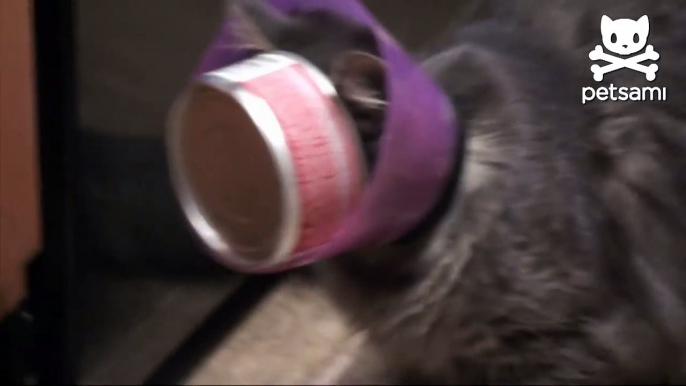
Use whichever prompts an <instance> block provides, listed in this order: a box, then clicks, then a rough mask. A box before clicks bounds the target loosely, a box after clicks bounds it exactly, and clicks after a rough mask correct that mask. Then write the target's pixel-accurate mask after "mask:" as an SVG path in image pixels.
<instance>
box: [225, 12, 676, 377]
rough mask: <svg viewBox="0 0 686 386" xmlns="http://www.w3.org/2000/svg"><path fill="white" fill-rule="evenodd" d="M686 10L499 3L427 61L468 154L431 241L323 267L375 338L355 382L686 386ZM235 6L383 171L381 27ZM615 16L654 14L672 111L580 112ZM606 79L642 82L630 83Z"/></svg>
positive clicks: (420, 233)
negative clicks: (314, 77) (300, 63)
mask: <svg viewBox="0 0 686 386" xmlns="http://www.w3.org/2000/svg"><path fill="white" fill-rule="evenodd" d="M681 4H684V6H681ZM684 8H686V3H676V2H667V1H665V2H657V1H651V2H647V1H644V2H640V1H614V2H599V1H575V2H571V1H545V2H544V1H509V0H508V1H502V2H498V1H494V2H491V3H489V13H488V15H487V16H484V17H483V19H484V20H472V21H473V22H470V23H466V24H465V25H462V26H460V28H459V29H458V30H457V31H456V33H455V34H454V35H452V36H451V37H450V39H448V40H447V41H446V42H447V44H445V45H444V46H442V47H440V48H439V49H438V50H436V52H432V53H431V54H430V55H427V57H426V59H425V61H424V67H425V69H426V71H427V73H429V74H430V75H432V76H433V77H434V78H435V79H436V80H437V82H438V83H439V84H440V85H441V86H442V87H443V89H444V90H445V92H446V93H447V94H448V95H449V96H450V97H451V98H452V100H453V102H454V105H455V109H456V111H457V112H458V114H459V121H460V122H459V123H460V128H461V130H462V131H463V133H464V135H463V138H462V139H461V143H460V146H461V147H462V149H463V152H462V154H463V157H462V159H461V160H460V162H458V163H457V164H456V165H455V178H454V181H453V182H452V184H451V186H450V188H449V189H447V190H446V192H445V194H444V197H443V199H442V201H441V203H440V204H439V205H437V207H436V208H435V210H434V211H433V213H431V214H430V215H429V216H428V217H427V219H426V221H425V223H424V224H423V225H421V226H420V227H418V229H416V230H414V231H412V232H411V234H408V235H407V236H406V237H404V238H403V239H402V240H399V241H398V242H396V243H394V244H393V245H383V246H378V247H372V248H368V249H365V250H360V251H356V252H355V253H351V254H349V255H345V256H340V257H337V258H334V259H331V260H330V261H326V262H323V263H320V264H318V265H317V266H316V267H315V268H316V269H317V271H318V273H319V274H321V278H322V283H323V284H324V285H325V286H326V287H327V288H328V289H329V290H330V292H331V295H332V297H333V299H335V301H336V302H337V303H338V304H339V305H340V307H341V308H342V309H343V310H344V311H345V312H346V315H347V316H348V317H349V320H350V322H351V323H353V324H354V325H355V326H357V327H359V328H361V329H364V330H366V331H367V332H368V334H369V335H368V336H369V339H368V347H367V350H366V351H365V352H363V354H362V355H361V356H360V358H359V360H358V361H357V362H356V364H354V365H353V366H351V367H350V370H349V372H348V374H346V375H345V376H343V377H342V378H341V379H340V380H339V382H340V383H348V384H350V383H377V384H378V383H392V384H399V383H415V382H417V383H419V382H429V383H439V384H445V383H459V384H475V383H479V384H494V383H497V384H500V383H506V384H589V383H595V384H598V383H600V384H617V383H658V382H659V383H664V382H684V381H686V378H684V375H685V374H686V371H685V370H686V359H685V358H686V356H685V353H686V347H685V346H686V238H685V237H684V235H686V127H684V119H685V118H686V100H685V98H686V92H684V91H686V87H684V86H685V85H686V84H685V82H686V72H684V70H683V66H682V64H681V63H683V60H684V57H685V56H686V23H685V21H686V9H684ZM234 10H235V11H236V12H238V14H239V15H240V17H241V20H242V21H243V26H244V32H245V33H246V38H247V39H250V40H249V41H251V42H253V43H254V49H255V50H256V51H259V50H269V49H274V48H278V49H283V50H289V51H293V52H296V53H299V54H301V55H303V56H305V57H307V58H308V59H309V60H311V61H312V62H313V63H314V64H316V65H317V66H319V67H320V68H321V69H322V70H324V71H326V72H327V73H329V74H330V75H331V77H332V78H333V79H334V81H335V83H336V85H337V87H338V89H339V92H340V94H341V96H342V98H343V99H344V101H345V102H346V104H347V106H348V108H349V109H350V112H351V114H352V115H353V117H354V118H355V119H356V122H357V124H358V129H359V130H360V133H361V136H362V138H363V140H364V141H365V144H366V147H367V150H368V153H369V161H370V167H371V168H373V162H374V154H375V141H376V139H377V138H378V137H379V135H381V127H382V124H381V123H382V120H383V117H384V111H383V107H384V103H383V102H384V93H383V87H382V86H383V79H384V69H383V63H382V61H381V59H379V58H378V56H377V52H376V48H375V45H374V43H373V39H372V37H371V35H370V34H369V33H368V31H366V30H365V29H364V28H361V27H359V26H356V25H354V24H352V23H350V22H348V21H345V20H341V19H339V18H337V17H336V16H334V15H330V14H326V13H321V12H320V13H308V14H301V15H295V16H292V17H291V16H286V15H282V14H280V13H278V12H277V11H275V10H274V9H271V8H270V7H268V6H266V5H264V4H262V3H261V2H259V1H254V0H250V1H243V2H240V4H238V5H236V8H235V9H234ZM603 14H607V15H609V16H610V17H611V18H613V19H615V18H621V17H628V18H633V19H638V17H640V16H642V15H644V14H647V15H649V17H650V18H651V25H652V26H654V28H653V30H652V32H651V36H650V37H649V40H650V42H651V44H653V45H654V46H655V49H656V50H657V51H659V52H660V53H661V55H662V58H663V60H661V61H660V66H661V68H660V72H659V75H658V79H657V80H656V81H655V82H653V84H651V85H655V86H660V87H662V86H666V87H668V88H669V92H670V99H669V100H667V101H664V102H592V103H589V104H587V105H582V103H581V90H582V87H583V86H594V85H595V86H597V84H594V82H593V80H592V77H591V75H592V74H591V73H590V70H589V67H590V65H591V64H592V63H591V62H590V61H589V60H588V53H589V52H590V50H591V49H592V48H593V47H594V46H595V45H596V44H600V42H601V40H600V39H601V34H600V21H601V17H602V15H603ZM360 63H364V65H359V64H360ZM610 82H611V83H615V84H619V83H622V85H626V86H634V85H643V86H645V85H646V83H647V82H646V81H645V77H644V76H642V74H639V73H636V72H634V71H629V70H625V71H617V72H615V73H612V74H608V75H607V77H606V80H605V82H604V83H610ZM408 91H411V90H408Z"/></svg>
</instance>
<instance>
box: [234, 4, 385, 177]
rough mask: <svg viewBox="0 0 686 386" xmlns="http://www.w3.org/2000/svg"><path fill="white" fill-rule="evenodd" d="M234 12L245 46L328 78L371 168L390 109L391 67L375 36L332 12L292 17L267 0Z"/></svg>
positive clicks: (238, 7) (238, 32) (300, 14)
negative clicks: (302, 62)
mask: <svg viewBox="0 0 686 386" xmlns="http://www.w3.org/2000/svg"><path fill="white" fill-rule="evenodd" d="M230 12H231V14H232V20H233V21H234V23H235V30H236V31H237V34H238V37H239V39H240V41H241V45H242V46H244V47H246V48H247V49H249V50H250V51H252V52H255V53H257V52H266V51H273V50H281V51H288V52H291V53H294V54H297V55H300V56H302V57H303V58H305V59H307V60H308V61H309V62H310V63H312V64H313V65H315V66H316V67H318V68H319V70H321V71H322V72H324V73H325V74H327V75H328V77H329V78H330V79H331V81H332V82H333V84H334V86H335V87H336V90H337V91H338V95H339V97H340V98H341V100H342V102H343V104H344V106H345V107H346V108H347V110H348V112H349V114H350V115H351V117H352V118H353V120H354V121H355V124H356V127H357V130H358V132H359V134H360V137H361V139H362V142H363V146H364V148H365V153H366V155H367V161H368V163H369V164H370V166H371V165H372V164H373V163H374V161H375V159H376V153H377V143H378V139H379V137H380V136H381V132H382V129H383V121H384V117H385V110H386V92H385V84H386V79H385V78H386V65H385V63H384V61H383V59H381V57H380V56H379V53H378V49H377V45H376V39H375V37H374V35H373V34H372V32H371V31H370V30H369V29H367V28H366V27H364V26H362V25H358V24H356V23H355V22H353V21H350V20H347V19H344V18H342V17H339V16H337V15H335V14H332V13H329V12H326V11H316V12H308V13H299V14H292V15H291V14H289V15H287V14H285V13H283V12H281V11H279V10H278V9H276V8H274V7H272V6H271V5H270V4H269V3H268V2H266V1H264V0H234V1H233V4H232V6H231V8H230Z"/></svg>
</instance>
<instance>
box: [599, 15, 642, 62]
mask: <svg viewBox="0 0 686 386" xmlns="http://www.w3.org/2000/svg"><path fill="white" fill-rule="evenodd" d="M600 30H601V33H602V35H603V45H604V46H605V48H607V49H608V50H610V51H612V52H614V53H615V54H619V55H631V54H634V53H636V52H638V51H640V50H642V49H643V48H644V47H645V45H646V42H647V41H648V32H650V22H649V21H648V16H645V15H644V16H642V17H641V18H640V19H638V20H631V19H617V20H612V19H610V18H609V17H607V16H605V15H603V18H602V20H601V22H600Z"/></svg>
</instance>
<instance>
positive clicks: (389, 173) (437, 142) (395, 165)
mask: <svg viewBox="0 0 686 386" xmlns="http://www.w3.org/2000/svg"><path fill="white" fill-rule="evenodd" d="M266 1H268V2H269V3H270V4H271V5H272V6H274V7H275V8H277V9H279V10H281V11H282V12H284V13H287V14H290V13H293V12H307V11H311V10H327V11H330V12H334V13H336V14H338V15H341V16H343V17H347V18H350V19H352V20H355V21H357V22H359V23H361V24H363V25H366V26H367V27H369V28H370V29H371V30H372V31H373V32H374V35H375V36H376V39H377V43H378V46H379V50H380V54H381V56H382V57H383V59H384V60H385V61H386V63H387V68H388V76H387V84H386V87H387V95H388V112H387V118H386V122H385V126H384V132H383V135H382V137H381V139H380V141H381V142H380V144H379V154H378V158H377V164H376V168H375V171H374V174H373V176H372V179H371V181H370V182H369V183H368V184H367V187H366V190H365V192H364V194H363V197H362V199H361V202H360V205H359V206H358V207H357V209H356V210H355V211H354V212H353V213H351V214H350V215H349V216H348V218H347V220H346V221H345V222H344V224H343V227H342V229H341V230H340V231H339V232H338V233H337V234H335V235H334V237H333V239H332V240H331V241H330V242H329V243H327V244H325V245H323V246H321V247H317V248H315V249H313V250H310V251H307V252H304V253H301V254H299V255H298V256H293V258H292V259H291V260H289V261H288V262H287V263H284V264H280V265H278V266H268V267H264V266H260V267H241V266H237V265H236V264H235V262H234V261H232V260H231V259H230V258H229V257H226V256H218V258H219V260H220V261H221V262H222V263H224V264H226V265H227V266H229V267H231V268H234V269H236V270H239V271H248V272H255V273H257V272H260V273H267V272H275V271H282V270H285V269H289V268H293V267H296V266H301V265H304V264H308V263H311V262H313V261H316V260H320V259H323V258H328V257H332V256H335V255H337V254H340V253H344V252H347V251H350V250H353V249H356V248H359V247H363V246H367V245H372V244H382V243H385V242H390V241H393V240H395V239H397V238H399V237H401V236H402V235H403V234H405V233H406V232H408V231H410V230H411V229H412V228H413V227H415V226H417V225H418V223H419V222H420V221H421V220H422V219H423V218H424V217H425V216H426V215H427V213H428V211H429V210H431V208H432V207H433V206H434V205H435V204H436V202H437V200H438V198H439V196H440V194H441V192H442V190H443V188H444V187H445V184H446V182H447V180H448V174H449V173H450V172H451V170H452V166H453V161H454V159H455V155H456V154H455V152H456V143H457V141H456V137H457V134H458V133H457V124H456V117H455V116H454V112H453V109H452V106H451V104H450V101H449V100H448V98H447V97H446V96H445V95H444V94H443V92H442V90H441V89H440V88H439V87H438V86H437V85H436V84H435V83H434V82H433V80H431V79H430V78H429V77H428V76H427V75H425V74H424V72H423V71H422V69H421V67H420V66H419V65H418V64H417V63H415V62H414V61H413V60H412V59H411V58H410V56H409V55H408V54H407V53H405V52H404V50H403V49H402V47H401V46H400V44H399V43H398V42H396V41H395V39H394V38H393V37H392V36H390V34H389V33H388V32H387V31H386V30H385V29H384V28H383V27H382V26H381V25H380V24H379V22H378V21H377V20H376V19H375V18H374V17H373V16H372V14H371V13H370V12H369V11H368V10H367V9H366V8H365V7H364V6H363V5H362V4H361V3H359V2H358V1H357V0H266ZM231 27H232V26H231V20H227V21H226V23H225V24H224V26H223V28H222V31H221V32H220V33H219V35H218V36H217V37H216V39H215V41H214V42H213V43H212V45H211V46H210V47H209V48H208V50H207V51H206V52H205V54H204V56H203V58H202V59H201V62H200V65H199V66H198V68H197V69H196V71H195V74H194V76H197V75H199V74H202V73H204V72H208V71H212V70H215V69H218V68H221V67H225V66H227V65H229V64H232V63H234V62H236V61H239V60H241V59H243V58H244V57H245V54H246V53H245V52H240V51H238V50H231V49H227V47H230V46H231V43H232V42H234V34H233V33H232V29H231Z"/></svg>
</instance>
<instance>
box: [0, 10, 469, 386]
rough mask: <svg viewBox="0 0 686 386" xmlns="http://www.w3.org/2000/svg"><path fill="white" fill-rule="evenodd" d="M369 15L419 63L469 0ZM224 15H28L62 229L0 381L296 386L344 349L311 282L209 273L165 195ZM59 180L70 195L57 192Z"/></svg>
mask: <svg viewBox="0 0 686 386" xmlns="http://www.w3.org/2000/svg"><path fill="white" fill-rule="evenodd" d="M365 3H366V4H367V6H368V7H369V9H370V10H371V11H372V12H373V13H375V14H376V16H377V17H378V18H379V20H380V21H381V22H382V23H383V24H385V25H386V26H387V28H388V29H389V30H390V31H391V33H393V34H394V35H395V36H396V37H397V39H398V40H399V41H400V42H401V43H403V44H404V45H405V46H406V47H407V48H408V50H410V51H417V50H421V49H422V48H423V47H425V46H426V45H427V44H430V43H431V42H433V41H434V39H436V38H437V36H439V35H440V34H441V33H443V32H445V31H446V29H447V28H448V27H449V26H450V25H451V24H452V23H454V22H455V20H456V19H459V18H460V15H462V14H464V13H466V12H469V11H470V10H471V9H472V8H473V7H475V5H477V4H478V1H473V0H431V1H430V2H420V1H417V0H368V1H365ZM226 8H227V2H226V1H223V0H203V1H174V2H172V1H168V0H145V1H139V0H118V1H110V0H71V1H67V0H52V1H51V2H38V3H36V5H35V23H36V33H35V38H36V45H37V69H38V79H37V81H38V83H39V87H38V93H39V95H38V100H39V114H41V117H40V119H39V125H40V130H39V132H40V135H41V136H42V139H41V142H42V143H43V145H42V146H43V147H42V148H43V152H44V153H45V151H48V153H49V154H47V153H46V154H44V160H43V165H44V171H43V173H44V174H45V175H44V176H43V180H44V185H45V186H46V189H47V190H46V191H47V192H48V193H50V192H51V190H50V189H52V188H56V189H58V190H59V194H57V193H55V194H56V195H55V196H54V197H53V199H54V201H50V199H44V204H45V208H44V211H45V213H46V214H47V215H49V216H51V217H50V218H52V219H57V220H54V221H47V222H46V225H45V228H44V232H45V235H46V244H45V245H46V249H45V251H44V252H43V253H42V254H41V255H39V256H38V257H37V258H36V261H35V262H34V264H33V266H32V267H31V271H30V275H31V282H32V284H31V287H30V288H31V291H30V292H29V296H28V300H27V301H26V302H25V304H24V305H23V306H22V308H21V309H20V310H19V311H17V312H15V313H14V314H13V315H11V316H10V317H8V318H7V320H6V321H5V322H3V324H2V326H0V329H2V328H4V329H5V331H7V330H8V329H9V330H10V331H11V332H10V333H7V332H5V335H6V336H10V337H11V339H9V341H11V343H12V345H13V347H14V351H13V352H12V354H11V355H10V357H11V362H12V365H11V366H8V367H10V370H4V371H5V372H4V373H3V371H0V374H5V376H6V375H7V372H8V371H11V372H12V377H10V378H12V379H13V380H14V381H16V382H21V383H28V384H31V383H44V382H47V383H50V382H58V383H70V382H75V383H77V384H141V383H146V382H147V383H162V382H164V383H175V384H176V383H178V384H299V383H304V382H307V381H308V379H312V377H314V376H315V375H316V374H318V373H320V372H321V371H323V370H324V369H325V368H326V366H328V365H329V364H330V363H331V361H332V359H333V358H334V357H336V355H337V354H338V353H339V352H340V350H343V349H344V347H347V346H346V342H348V341H349V340H350V338H351V336H352V334H353V333H354V332H353V331H350V330H348V329H347V327H346V326H345V323H344V322H343V320H342V319H341V317H340V315H338V314H337V312H336V311H335V310H334V309H333V308H332V307H331V305H330V304H329V303H328V302H327V300H326V298H325V297H324V296H323V294H322V293H321V292H320V291H319V290H318V288H317V286H316V283H313V282H311V281H310V280H308V278H307V276H306V275H300V274H299V273H298V272H296V273H292V274H285V275H276V276H263V277H245V276H244V275H238V274H236V273H233V272H231V271H229V270H227V269H225V268H223V267H220V266H218V265H216V264H215V263H213V262H212V260H211V259H210V258H209V257H208V256H207V255H206V254H205V253H204V252H203V250H202V248H200V246H199V245H198V242H197V240H196V239H195V238H194V237H193V236H192V235H191V233H190V231H189V230H188V227H187V226H186V224H185V222H184V219H183V217H182V215H181V211H180V209H179V208H178V205H177V203H176V200H175V197H174V195H173V192H172V189H171V185H170V183H169V178H168V173H167V164H166V159H165V154H164V146H163V135H164V130H165V120H166V115H167V112H168V110H169V107H170V105H171V103H172V101H173V100H174V98H175V97H176V96H177V94H178V93H179V91H180V90H181V88H182V87H183V85H184V83H185V82H186V81H187V79H188V76H189V74H190V73H191V71H192V70H193V68H194V66H195V65H196V63H197V61H198V59H199V57H200V55H201V53H202V52H203V51H204V49H205V48H206V46H207V45H208V44H209V42H210V41H211V39H212V38H213V36H214V34H215V33H216V32H217V29H218V27H219V25H220V23H221V21H222V19H223V16H224V14H225V12H226ZM72 102H73V103H72ZM60 130H61V131H60ZM57 133H62V134H59V135H63V136H62V137H57V135H58V134H57ZM59 141H64V142H59ZM60 143H61V144H62V145H60ZM47 148H50V149H53V150H46V149H47ZM50 157H52V158H50ZM65 157H66V158H65ZM51 159H54V160H57V161H56V162H51V161H50V160H51ZM65 170H66V171H65ZM49 173H55V174H49ZM64 173H67V174H68V175H69V176H70V177H69V178H68V179H67V180H68V183H64V184H61V183H60V182H55V181H58V180H59V181H62V180H60V178H62V177H64V175H67V174H64ZM51 176H58V177H51ZM65 178H66V177H65ZM51 194H52V193H51ZM60 194H63V195H64V196H60ZM62 198H66V201H65V202H68V203H69V205H68V207H63V201H64V200H62V201H60V200H61V199H62ZM0 335H2V333H1V332H0ZM0 342H4V341H3V340H2V337H1V336H0ZM5 347H10V346H8V345H6V346H5ZM1 358H2V357H1V356H0V359H1ZM0 362H2V361H1V360H0Z"/></svg>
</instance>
